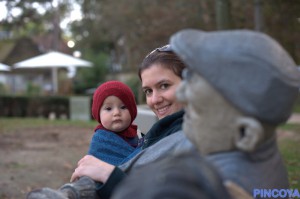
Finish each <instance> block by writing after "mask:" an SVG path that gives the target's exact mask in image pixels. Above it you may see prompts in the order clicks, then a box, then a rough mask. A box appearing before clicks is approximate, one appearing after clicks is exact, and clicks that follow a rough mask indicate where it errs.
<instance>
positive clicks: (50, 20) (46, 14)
mask: <svg viewBox="0 0 300 199" xmlns="http://www.w3.org/2000/svg"><path fill="white" fill-rule="evenodd" d="M71 5H72V1H71V0H62V1H60V3H59V4H58V7H57V8H55V7H54V6H53V4H52V0H26V1H22V0H16V1H6V7H7V13H8V14H7V17H6V19H5V20H3V21H1V27H2V29H3V30H8V31H13V32H14V35H15V37H17V38H18V37H22V36H30V35H39V34H41V33H44V32H47V31H53V30H54V28H55V27H54V24H55V23H59V21H60V18H64V17H65V16H66V14H67V13H68V12H69V10H70V6H71ZM37 7H39V8H40V9H37ZM12 10H18V11H19V13H20V14H18V15H14V14H13V13H14V12H12Z"/></svg>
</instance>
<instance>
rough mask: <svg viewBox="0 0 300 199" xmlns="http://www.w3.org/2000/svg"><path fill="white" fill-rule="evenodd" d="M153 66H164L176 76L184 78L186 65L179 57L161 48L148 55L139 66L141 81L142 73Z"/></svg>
mask: <svg viewBox="0 0 300 199" xmlns="http://www.w3.org/2000/svg"><path fill="white" fill-rule="evenodd" d="M153 64H162V65H163V67H165V68H167V69H170V70H172V71H173V72H174V73H175V75H177V76H178V77H180V78H182V75H181V73H182V71H183V69H184V68H185V64H184V63H183V62H182V61H181V60H180V59H179V57H178V56H177V55H176V54H175V53H174V52H173V51H171V50H160V48H157V49H155V50H154V51H152V52H151V53H150V54H148V55H147V56H146V57H145V58H144V60H143V62H142V64H141V65H140V66H139V71H138V75H139V78H140V80H142V78H141V73H142V72H143V71H144V70H145V69H147V68H150V67H151V66H152V65H153Z"/></svg>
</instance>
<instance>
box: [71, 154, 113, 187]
mask: <svg viewBox="0 0 300 199" xmlns="http://www.w3.org/2000/svg"><path fill="white" fill-rule="evenodd" d="M114 169H115V166H114V165H111V164H108V163H106V162H103V161H102V160H99V159H97V158H95V157H94V156H91V155H86V156H84V157H83V158H82V159H81V160H79V162H78V165H77V168H76V169H75V171H74V173H73V174H72V177H71V180H70V181H71V182H74V181H75V180H77V179H78V178H80V177H81V176H88V177H90V178H92V179H93V180H94V181H97V182H102V183H106V181H107V179H108V178H109V176H110V174H111V173H112V172H113V170H114Z"/></svg>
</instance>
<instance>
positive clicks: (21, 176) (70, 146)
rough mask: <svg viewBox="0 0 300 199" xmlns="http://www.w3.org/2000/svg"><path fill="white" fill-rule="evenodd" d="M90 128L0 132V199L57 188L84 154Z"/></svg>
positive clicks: (66, 178) (32, 129) (28, 129)
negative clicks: (35, 190) (41, 189)
mask: <svg viewBox="0 0 300 199" xmlns="http://www.w3.org/2000/svg"><path fill="white" fill-rule="evenodd" d="M90 132H92V129H89V128H78V127H59V128H58V127H47V128H46V129H44V128H27V129H24V130H23V131H22V132H21V131H20V132H17V131H16V132H10V133H9V134H0V160H1V161H0V171H1V174H0V175H1V177H0V199H17V198H25V196H26V193H28V191H30V190H32V189H34V188H40V187H51V188H59V187H60V186H61V185H62V184H64V183H66V182H68V181H69V179H70V176H71V174H72V171H73V170H74V168H75V166H76V164H77V161H78V160H79V159H80V158H81V157H82V156H83V155H84V154H85V153H86V151H87V149H88V144H89V140H90V138H91V133H90Z"/></svg>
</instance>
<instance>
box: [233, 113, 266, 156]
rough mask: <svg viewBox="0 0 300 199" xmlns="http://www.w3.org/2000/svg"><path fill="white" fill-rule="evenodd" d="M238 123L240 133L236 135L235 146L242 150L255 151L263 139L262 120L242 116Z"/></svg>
mask: <svg viewBox="0 0 300 199" xmlns="http://www.w3.org/2000/svg"><path fill="white" fill-rule="evenodd" d="M236 124H237V128H238V135H236V139H235V146H236V147H237V148H238V149H239V150H241V151H245V152H250V151H253V150H254V149H255V148H256V146H257V145H258V143H259V142H260V141H261V140H262V139H263V134H264V133H263V127H262V126H261V124H260V122H259V121H257V120H256V119H254V118H251V117H240V118H238V119H237V122H236Z"/></svg>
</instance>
